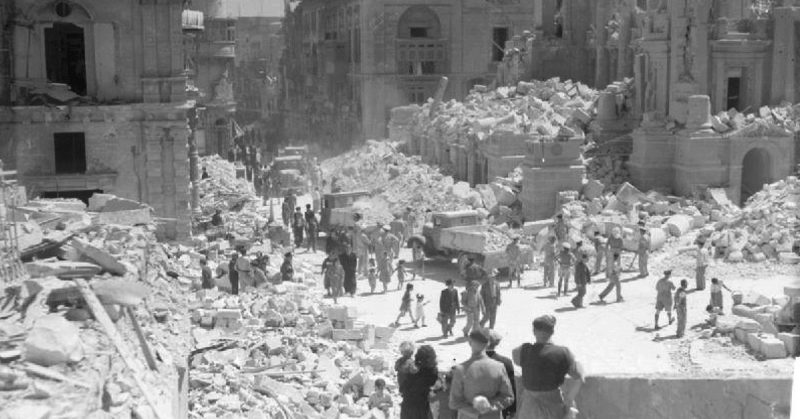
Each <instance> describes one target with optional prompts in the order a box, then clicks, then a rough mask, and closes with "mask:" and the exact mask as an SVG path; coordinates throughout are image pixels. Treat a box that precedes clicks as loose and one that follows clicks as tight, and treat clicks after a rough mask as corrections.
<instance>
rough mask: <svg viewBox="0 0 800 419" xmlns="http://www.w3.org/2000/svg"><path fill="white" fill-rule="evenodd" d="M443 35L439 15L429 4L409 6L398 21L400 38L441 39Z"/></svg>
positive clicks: (398, 35)
mask: <svg viewBox="0 0 800 419" xmlns="http://www.w3.org/2000/svg"><path fill="white" fill-rule="evenodd" d="M441 36H442V27H441V23H440V22H439V16H437V15H436V12H434V11H433V10H431V9H430V8H429V7H427V6H411V7H409V8H408V9H407V10H406V11H405V12H404V13H403V15H402V16H400V20H399V21H398V23H397V37H398V38H400V39H410V38H427V39H439V38H441Z"/></svg>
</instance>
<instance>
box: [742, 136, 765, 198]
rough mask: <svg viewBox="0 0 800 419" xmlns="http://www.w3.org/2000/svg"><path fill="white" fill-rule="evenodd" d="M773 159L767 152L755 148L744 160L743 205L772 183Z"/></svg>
mask: <svg viewBox="0 0 800 419" xmlns="http://www.w3.org/2000/svg"><path fill="white" fill-rule="evenodd" d="M771 172H772V159H771V158H770V156H769V153H768V152H767V150H765V149H763V148H753V149H752V150H750V151H748V152H747V154H745V155H744V159H742V185H741V204H742V205H744V203H745V202H747V199H748V198H750V197H751V196H753V195H754V194H755V193H756V192H758V191H760V190H761V188H763V187H764V185H765V184H768V183H771V182H772V176H771Z"/></svg>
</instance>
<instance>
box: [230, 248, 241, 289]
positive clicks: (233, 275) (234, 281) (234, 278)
mask: <svg viewBox="0 0 800 419" xmlns="http://www.w3.org/2000/svg"><path fill="white" fill-rule="evenodd" d="M238 259H239V253H238V252H236V251H235V250H234V251H233V253H232V254H231V260H230V262H228V281H229V282H230V283H231V294H233V295H239V272H238V271H237V270H236V261H237V260H238Z"/></svg>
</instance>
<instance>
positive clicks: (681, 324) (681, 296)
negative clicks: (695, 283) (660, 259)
mask: <svg viewBox="0 0 800 419" xmlns="http://www.w3.org/2000/svg"><path fill="white" fill-rule="evenodd" d="M688 287H689V282H688V281H687V280H685V279H681V287H680V288H678V290H677V291H675V314H677V315H678V327H677V329H676V330H675V336H677V337H679V338H682V337H683V333H684V332H685V331H686V297H687V295H688V294H687V292H686V288H688Z"/></svg>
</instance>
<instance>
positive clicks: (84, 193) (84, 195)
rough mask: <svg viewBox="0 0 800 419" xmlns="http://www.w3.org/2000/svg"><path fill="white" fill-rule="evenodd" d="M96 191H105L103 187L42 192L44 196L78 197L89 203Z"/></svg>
mask: <svg viewBox="0 0 800 419" xmlns="http://www.w3.org/2000/svg"><path fill="white" fill-rule="evenodd" d="M96 193H103V190H102V189H86V190H76V191H46V192H42V193H41V194H40V196H41V197H42V198H62V199H78V200H81V201H83V203H84V204H86V205H89V198H91V197H92V195H94V194H96Z"/></svg>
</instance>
